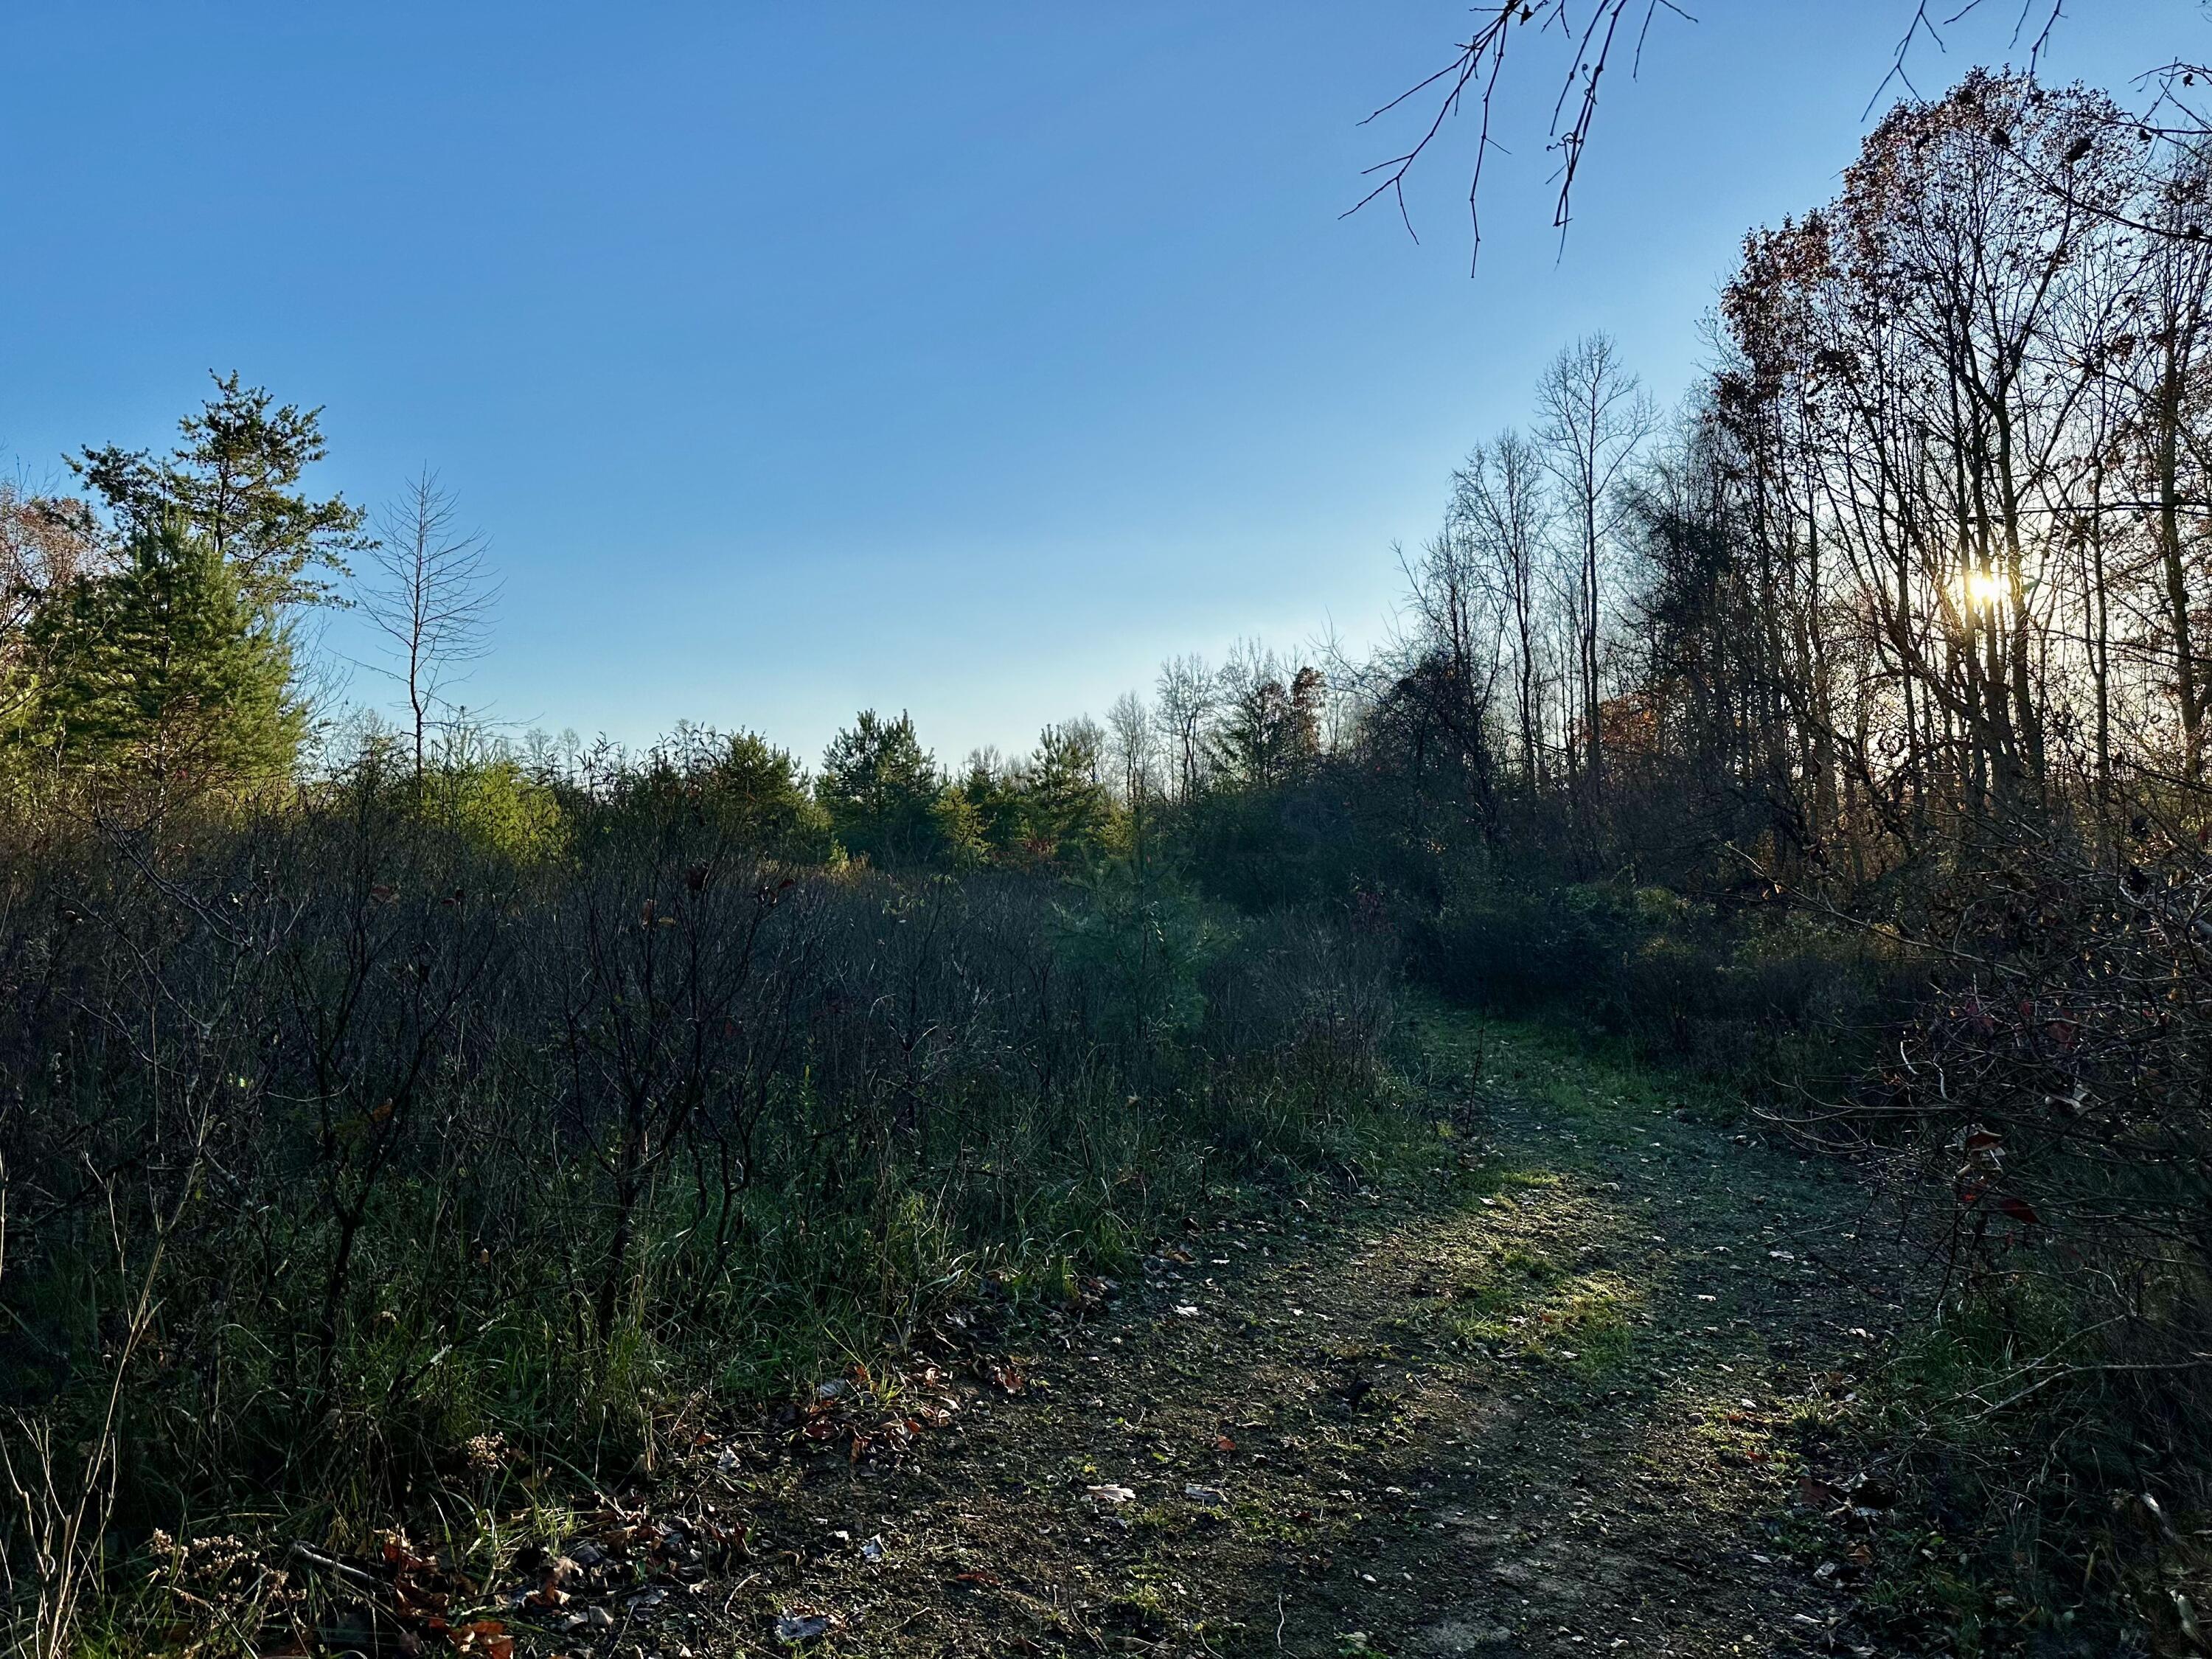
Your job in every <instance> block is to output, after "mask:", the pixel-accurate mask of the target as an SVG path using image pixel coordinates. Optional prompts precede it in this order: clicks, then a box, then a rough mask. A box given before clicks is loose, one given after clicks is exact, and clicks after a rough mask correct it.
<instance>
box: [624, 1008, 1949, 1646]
mask: <svg viewBox="0 0 2212 1659" xmlns="http://www.w3.org/2000/svg"><path fill="white" fill-rule="evenodd" d="M1429 1041H1430V1042H1431V1044H1432V1046H1433V1048H1434V1051H1435V1052H1436V1053H1437V1055H1438V1060H1439V1072H1440V1073H1441V1074H1442V1075H1443V1076H1445V1077H1448V1078H1449V1077H1451V1076H1454V1075H1455V1074H1463V1073H1465V1072H1466V1071H1467V1070H1468V1068H1469V1067H1471V1066H1472V1065H1473V1064H1474V1059H1475V1056H1476V1053H1477V1045H1478V1043H1479V1044H1480V1053H1481V1072H1482V1082H1481V1083H1480V1085H1479V1086H1478V1087H1477V1088H1476V1089H1474V1091H1471V1093H1470V1094H1469V1096H1468V1097H1467V1098H1463V1099H1461V1100H1458V1101H1455V1102H1451V1103H1449V1106H1448V1108H1447V1109H1445V1110H1443V1111H1442V1112H1440V1113H1439V1122H1440V1123H1443V1124H1446V1125H1449V1129H1447V1128H1446V1127H1436V1126H1433V1125H1432V1126H1431V1128H1432V1130H1433V1133H1434V1136H1435V1139H1434V1146H1433V1147H1432V1148H1428V1149H1425V1150H1423V1151H1421V1152H1404V1153H1401V1158H1400V1165H1401V1166H1400V1167H1395V1168H1393V1169H1391V1170H1380V1169H1376V1170H1370V1171H1369V1172H1367V1173H1366V1174H1365V1175H1364V1176H1354V1177H1353V1178H1352V1179H1351V1180H1349V1181H1346V1182H1343V1183H1341V1184H1340V1188H1339V1190H1340V1194H1341V1195H1340V1197H1339V1198H1338V1199H1336V1200H1333V1201H1331V1202H1330V1203H1328V1204H1326V1205H1322V1204H1319V1203H1316V1205H1315V1206H1314V1207H1307V1206H1305V1205H1304V1204H1302V1203H1299V1202H1297V1201H1292V1202H1291V1203H1289V1204H1287V1205H1285V1206H1281V1207H1279V1208H1277V1209H1276V1210H1275V1211H1274V1212H1273V1213H1272V1214H1270V1215H1266V1216H1256V1217H1255V1216H1249V1215H1248V1216H1246V1217H1245V1218H1243V1219H1240V1220H1231V1221H1227V1222H1221V1223H1216V1224H1212V1225H1207V1226H1206V1227H1204V1228H1197V1227H1194V1229H1193V1230H1192V1231H1190V1233H1189V1235H1188V1237H1185V1238H1183V1239H1182V1240H1179V1241H1170V1242H1168V1243H1164V1244H1163V1245H1162V1246H1161V1247H1160V1249H1158V1251H1157V1252H1156V1253H1155V1254H1154V1255H1152V1256H1150V1257H1149V1258H1148V1259H1147V1261H1146V1270H1145V1273H1144V1274H1143V1278H1142V1282H1140V1283H1139V1282H1130V1283H1127V1284H1126V1285H1122V1286H1121V1287H1120V1290H1119V1293H1118V1294H1117V1295H1116V1296H1115V1297H1113V1298H1112V1299H1111V1301H1109V1304H1107V1306H1106V1307H1105V1309H1104V1310H1102V1311H1100V1312H1099V1313H1097V1314H1096V1315H1093V1316H1091V1317H1088V1318H1085V1319H1082V1320H1077V1321H1070V1322H1067V1323H1066V1324H1065V1325H1064V1326H1062V1327H1060V1328H1059V1329H1058V1331H1057V1332H1056V1334H1052V1335H1050V1336H1049V1337H1048V1338H1043V1339H1035V1338H1033V1339H1032V1340H1030V1341H1029V1342H1028V1344H1027V1346H1026V1349H1025V1352H1024V1353H1023V1354H1022V1355H1021V1356H1020V1362H1021V1363H1020V1364H1019V1365H1018V1367H1017V1368H1015V1370H1012V1371H1011V1372H1009V1373H1008V1374H1007V1375H1006V1376H1005V1377H1004V1378H1002V1381H1005V1382H1011V1383H1013V1384H1014V1385H1015V1387H1016V1388H1017V1389H1018V1390H1019V1391H1018V1393H1009V1392H1008V1391H1007V1390H1006V1389H1005V1388H1003V1387H1001V1388H995V1389H994V1388H991V1387H983V1388H981V1389H973V1390H967V1391H963V1390H962V1389H959V1388H957V1386H953V1385H951V1384H950V1383H948V1384H947V1385H946V1386H945V1390H944V1393H943V1394H942V1395H941V1396H935V1397H939V1398H942V1399H943V1400H944V1401H946V1402H948V1403H950V1404H951V1406H953V1407H954V1408H955V1409H954V1412H953V1415H952V1418H951V1425H950V1426H948V1427H946V1428H945V1429H944V1430H943V1431H939V1432H934V1433H931V1434H929V1435H927V1437H926V1443H925V1444H922V1445H921V1447H920V1449H918V1450H916V1451H914V1452H912V1453H910V1454H908V1455H901V1456H899V1457H897V1458H895V1459H894V1458H891V1457H890V1456H889V1455H888V1453H887V1450H886V1449H884V1448H882V1447H880V1446H878V1448H877V1455H876V1456H875V1461H874V1462H870V1460H869V1458H868V1457H866V1456H863V1457H861V1458H860V1459H858V1460H854V1459H853V1458H852V1457H851V1455H850V1454H849V1449H848V1451H846V1452H844V1453H842V1454H841V1453H839V1452H837V1451H835V1450H825V1452H824V1453H823V1455H821V1456H820V1457H819V1458H815V1459H806V1458H801V1459H799V1460H797V1461H795V1462H794V1461H793V1460H792V1459H790V1458H788V1457H785V1458H784V1459H783V1460H782V1461H781V1462H779V1463H777V1464H776V1465H775V1466H774V1467H773V1468H763V1469H762V1470H760V1471H758V1472H757V1473H756V1472H749V1471H748V1470H747V1469H746V1468H743V1467H740V1468H738V1469H736V1470H735V1471H733V1472H732V1474H731V1476H730V1479H729V1481H728V1483H727V1485H728V1487H729V1491H728V1500H729V1501H728V1504H726V1507H725V1509H724V1510H722V1511H721V1512H722V1513H724V1514H727V1513H730V1512H731V1511H732V1510H743V1511H744V1513H745V1514H746V1515H747V1516H749V1518H750V1528H751V1540H752V1546H751V1547H752V1559H751V1560H750V1563H748V1564H747V1566H746V1570H744V1571H732V1572H731V1574H730V1575H729V1577H728V1578H727V1579H726V1580H718V1581H717V1582H716V1583H714V1585H713V1586H711V1587H702V1589H700V1590H699V1591H698V1592H697V1593H696V1594H695V1595H691V1596H690V1597H688V1598H685V1597H678V1598H676V1599H677V1601H680V1602H683V1603H684V1605H681V1606H676V1605H669V1604H665V1603H664V1604H660V1605H659V1606H657V1607H655V1608H653V1609H652V1610H650V1611H649V1612H648V1613H641V1615H640V1616H639V1618H638V1619H637V1620H635V1623H634V1625H632V1626H629V1627H627V1628H624V1629H623V1630H621V1631H618V1632H617V1631H610V1632H607V1638H608V1644H607V1645H609V1647H610V1650H611V1651H620V1652H622V1653H623V1654H625V1655H627V1654H628V1653H629V1652H630V1651H631V1650H633V1649H635V1650H636V1651H637V1652H638V1653H641V1654H642V1655H644V1656H647V1659H651V1656H654V1655H659V1656H662V1659H678V1655H679V1650H690V1652H692V1653H694V1654H699V1653H705V1652H709V1651H732V1650H736V1651H748V1652H790V1651H793V1650H805V1651H815V1652H834V1653H842V1654H856V1655H858V1654H867V1655H901V1656H908V1655H911V1656H927V1655H953V1654H960V1655H981V1654H1007V1655H1012V1654H1040V1653H1042V1654H1058V1653H1063V1652H1066V1653H1078V1652H1096V1651H1127V1652H1145V1653H1152V1654H1158V1655H1163V1656H1165V1655H1199V1654H1218V1655H1246V1654H1251V1655H1263V1654H1278V1653H1281V1654H1291V1655H1300V1656H1315V1655H1329V1656H1341V1655H1356V1654H1366V1653H1373V1654H1383V1655H1389V1656H1394V1659H1417V1656H1443V1655H1455V1654H1469V1655H1486V1656H1501V1659H1502V1656H1514V1655H1539V1654H1541V1655H1565V1654H1572V1655H1584V1654H1591V1653H1625V1654H1633V1655H1646V1654H1676V1655H1738V1654H1744V1655H1750V1654H1770V1653H1792V1654H1794V1653H1801V1652H1810V1653H1857V1654H1862V1655H1865V1654H1874V1653H1893V1652H1899V1651H1908V1650H1909V1649H1906V1648H1903V1647H1900V1646H1899V1645H1898V1643H1899V1640H1900V1638H1897V1637H1896V1636H1894V1635H1892V1636H1889V1637H1887V1638H1884V1637H1881V1636H1877V1635H1875V1634H1870V1633H1869V1631H1870V1630H1871V1629H1874V1628H1878V1627H1881V1626H1879V1625H1878V1622H1874V1621H1867V1620H1863V1619H1862V1618H1861V1616H1860V1613H1859V1610H1858V1609H1859V1600H1858V1598H1859V1597H1861V1596H1862V1595H1866V1594H1867V1593H1869V1589H1870V1588H1871V1589H1872V1590H1873V1593H1874V1594H1875V1595H1876V1596H1877V1597H1878V1596H1879V1594H1880V1590H1879V1586H1878V1585H1876V1586H1872V1587H1870V1586H1869V1584H1868V1583H1866V1582H1865V1581H1866V1579H1867V1578H1868V1577H1869V1563H1870V1562H1871V1561H1872V1557H1871V1556H1870V1555H1869V1554H1868V1553H1866V1552H1865V1551H1863V1550H1860V1551H1858V1552H1857V1554H1856V1559H1855V1553H1854V1550H1853V1547H1852V1545H1851V1541H1850V1531H1849V1528H1838V1526H1837V1525H1836V1524H1834V1523H1833V1522H1831V1521H1823V1520H1822V1519H1821V1518H1820V1512H1821V1511H1822V1510H1834V1509H1835V1508H1836V1507H1837V1506H1838V1504H1839V1503H1840V1501H1841V1495H1842V1494H1845V1493H1848V1492H1850V1462H1849V1459H1850V1456H1851V1454H1850V1451H1849V1449H1848V1448H1849V1444H1850V1436H1849V1434H1848V1433H1847V1432H1845V1431H1844V1423H1845V1420H1846V1419H1850V1417H1851V1416H1852V1415H1853V1414H1854V1413H1855V1412H1856V1411H1857V1405H1856V1403H1855V1402H1856V1399H1857V1387H1858V1383H1859V1379H1860V1377H1861V1376H1862V1375H1863V1371H1864V1368H1865V1366H1866V1364H1868V1361H1869V1355H1870V1353H1871V1352H1874V1351H1875V1350H1876V1349H1877V1348H1878V1346H1879V1345H1880V1344H1881V1342H1882V1341H1883V1340H1885V1339H1886V1338H1887V1336H1888V1335H1889V1334H1891V1333H1893V1331H1894V1330H1895V1329H1896V1328H1897V1326H1898V1324H1899V1321H1900V1319H1901V1317H1902V1314H1903V1306H1902V1304H1903V1303H1904V1300H1905V1297H1904V1296H1903V1294H1902V1285H1903V1277H1902V1276H1903V1274H1904V1273H1905V1271H1906V1269H1905V1266H1904V1265H1903V1264H1902V1263H1901V1262H1900V1261H1899V1260H1898V1259H1897V1257H1896V1255H1895V1253H1894V1250H1893V1248H1892V1247H1890V1246H1888V1245H1887V1243H1886V1241H1887V1238H1888V1236H1889V1231H1890V1230H1889V1229H1887V1228H1886V1227H1885V1226H1884V1225H1882V1224H1881V1220H1880V1219H1879V1218H1876V1217H1873V1216H1869V1214H1868V1213H1867V1207H1868V1200H1867V1198H1866V1196H1865V1194H1864V1193H1863V1190H1862V1189H1861V1188H1859V1187H1858V1186H1857V1184H1856V1183H1855V1182H1853V1181H1852V1180H1851V1179H1850V1176H1849V1175H1848V1173H1847V1172H1844V1171H1842V1170H1837V1169H1835V1168H1832V1167H1830V1166H1828V1165H1826V1164H1822V1163H1820V1162H1816V1161H1808V1160H1806V1159H1803V1158H1801V1157H1800V1156H1799V1155H1798V1154H1797V1153H1796V1152H1795V1151H1793V1150H1789V1149H1787V1148H1784V1147H1782V1146H1769V1145H1765V1144H1763V1143H1762V1142H1761V1140H1760V1139H1759V1138H1758V1137H1757V1136H1750V1137H1747V1136H1745V1135H1744V1134H1743V1133H1741V1124H1740V1123H1738V1122H1736V1121H1731V1120H1729V1118H1728V1117H1727V1115H1725V1114H1724V1113H1723V1112H1720V1111H1718V1110H1717V1109H1715V1108H1714V1103H1710V1102H1704V1103H1700V1102H1695V1101H1690V1100H1686V1099H1685V1098H1684V1097H1681V1096H1680V1094H1679V1093H1676V1092H1670V1090H1679V1089H1680V1085H1679V1084H1674V1085H1670V1084H1669V1082H1668V1080H1667V1079H1663V1078H1659V1077H1655V1076H1651V1075H1647V1074H1643V1073H1635V1072H1631V1071H1623V1070H1619V1069H1614V1068H1611V1067H1608V1066H1606V1065H1604V1064H1601V1063H1600V1062H1598V1061H1596V1060H1592V1059H1590V1058H1589V1057H1587V1056H1584V1055H1583V1054H1578V1053H1577V1052H1576V1050H1575V1049H1574V1048H1573V1047H1572V1045H1571V1044H1569V1043H1567V1042H1565V1041H1564V1040H1562V1039H1559V1038H1557V1037H1551V1036H1542V1035H1541V1034H1538V1033H1534V1032H1531V1031H1527V1030H1506V1031H1504V1032H1499V1031H1491V1032H1488V1033H1484V1034H1480V1035H1479V1034H1478V1032H1477V1030H1476V1028H1475V1027H1474V1025H1473V1024H1472V1023H1469V1022H1464V1021H1447V1020H1444V1019H1443V1018H1437V1020H1436V1021H1435V1023H1434V1025H1433V1029H1432V1030H1431V1031H1430V1033H1429ZM1445 1092H1446V1093H1449V1091H1445ZM1417 1166H1418V1167H1417ZM1331 1212H1334V1213H1331ZM1130 1277H1131V1279H1132V1281H1135V1280H1136V1279H1137V1275H1134V1274H1132V1275H1131V1276H1130ZM906 1386H907V1387H908V1389H913V1388H914V1386H915V1385H914V1384H913V1383H912V1382H911V1380H910V1379H909V1381H908V1384H907V1385H906ZM926 1392H927V1391H926V1390H924V1391H923V1394H917V1395H914V1396H913V1397H914V1398H916V1399H921V1398H923V1397H924V1395H926ZM867 1408H868V1407H867V1402H860V1407H859V1409H860V1415H861V1416H862V1417H865V1416H866V1410H867ZM893 1409H894V1410H895V1411H896V1410H900V1409H903V1407H897V1406H896V1403H894V1407H893ZM921 1409H923V1411H924V1412H925V1414H927V1407H926V1406H924V1407H921ZM731 1461H732V1460H731V1459H730V1458H729V1457H728V1456H726V1455H725V1456H724V1457H723V1459H722V1462H723V1463H724V1464H725V1465H727V1464H729V1463H730V1462H731ZM1858 1497H1859V1498H1860V1514H1859V1516H1858V1525H1859V1526H1860V1527H1861V1528H1873V1527H1879V1526H1881V1525H1883V1524H1884V1523H1885V1522H1887V1520H1888V1519H1889V1517H1887V1516H1884V1515H1883V1514H1882V1513H1881V1504H1882V1503H1883V1502H1884V1499H1883V1497H1882V1494H1881V1492H1880V1490H1879V1489H1878V1488H1877V1487H1867V1488H1863V1489H1861V1491H1860V1492H1859V1493H1858Z"/></svg>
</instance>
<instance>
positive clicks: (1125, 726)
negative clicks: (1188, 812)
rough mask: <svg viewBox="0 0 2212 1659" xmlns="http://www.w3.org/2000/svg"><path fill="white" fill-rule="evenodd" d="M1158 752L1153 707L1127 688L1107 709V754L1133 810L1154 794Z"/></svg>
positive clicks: (1118, 787)
mask: <svg viewBox="0 0 2212 1659" xmlns="http://www.w3.org/2000/svg"><path fill="white" fill-rule="evenodd" d="M1159 751H1160V744H1159V734H1158V732H1157V731H1155V730H1154V729H1153V726H1152V709H1151V708H1149V707H1147V706H1146V702H1145V700H1144V698H1143V697H1142V696H1139V694H1138V693H1136V692H1134V691H1124V692H1123V693H1122V694H1121V696H1118V697H1116V698H1115V699H1114V705H1113V707H1112V708H1109V709H1108V710H1107V711H1106V755H1107V758H1108V760H1109V762H1110V763H1112V766H1113V769H1114V778H1113V784H1114V787H1115V789H1116V790H1117V791H1118V792H1119V793H1120V794H1121V799H1122V801H1123V803H1124V804H1125V805H1128V806H1130V807H1131V808H1132V809H1133V808H1135V807H1137V806H1139V805H1141V804H1142V802H1143V801H1144V800H1145V799H1146V797H1147V796H1148V795H1150V794H1151V793H1152V790H1153V787H1154V784H1155V781H1156V777H1157V773H1158V758H1159Z"/></svg>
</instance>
